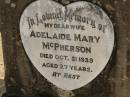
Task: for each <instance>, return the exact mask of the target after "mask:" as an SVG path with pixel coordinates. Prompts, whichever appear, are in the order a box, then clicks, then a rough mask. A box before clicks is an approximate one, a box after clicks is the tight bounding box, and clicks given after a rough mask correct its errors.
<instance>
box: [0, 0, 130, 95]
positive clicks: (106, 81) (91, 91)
mask: <svg viewBox="0 0 130 97" xmlns="http://www.w3.org/2000/svg"><path fill="white" fill-rule="evenodd" d="M6 1H7V0H6ZM32 1H33V0H17V1H16V0H10V2H8V3H7V2H5V0H0V18H1V20H0V22H1V23H0V32H2V40H3V52H4V62H5V64H6V77H5V80H6V87H7V92H8V91H9V90H10V87H15V88H16V87H17V88H18V89H19V90H21V91H23V93H24V94H25V95H26V96H28V97H34V95H35V94H38V93H41V92H43V93H44V94H45V92H47V93H49V94H52V95H55V96H59V97H130V92H129V90H130V72H129V70H130V69H129V68H130V62H129V52H130V51H129V50H130V49H129V48H130V47H129V44H130V33H129V32H130V29H129V25H130V18H129V17H130V13H129V12H130V8H129V5H130V1H129V0H87V1H90V2H93V3H96V4H97V5H99V6H100V7H102V8H103V9H104V10H105V11H106V12H107V14H109V17H111V20H112V22H113V24H114V25H115V26H114V28H115V33H116V34H115V35H116V42H115V49H114V51H113V54H112V56H111V60H110V61H109V63H108V65H107V67H106V68H105V69H104V71H103V72H102V73H101V74H100V75H99V76H98V77H97V78H96V79H95V80H94V81H92V82H91V83H90V84H88V85H86V86H84V87H82V88H80V89H77V90H74V91H63V90H61V89H59V88H57V87H55V86H54V85H52V84H51V83H49V82H48V81H47V80H46V79H45V78H44V77H42V76H41V74H40V73H39V72H38V71H37V70H36V69H35V68H34V67H33V66H32V64H31V62H30V61H29V60H28V57H27V55H26V53H25V51H24V49H23V46H22V42H21V39H20V36H19V26H18V25H19V18H20V15H21V12H22V11H23V9H24V8H25V7H26V6H27V5H28V4H29V3H30V2H32ZM57 1H59V2H60V3H63V4H68V3H70V2H73V1H77V0H57ZM14 91H15V90H14ZM41 94H42V93H41ZM53 97H54V96H53Z"/></svg>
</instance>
